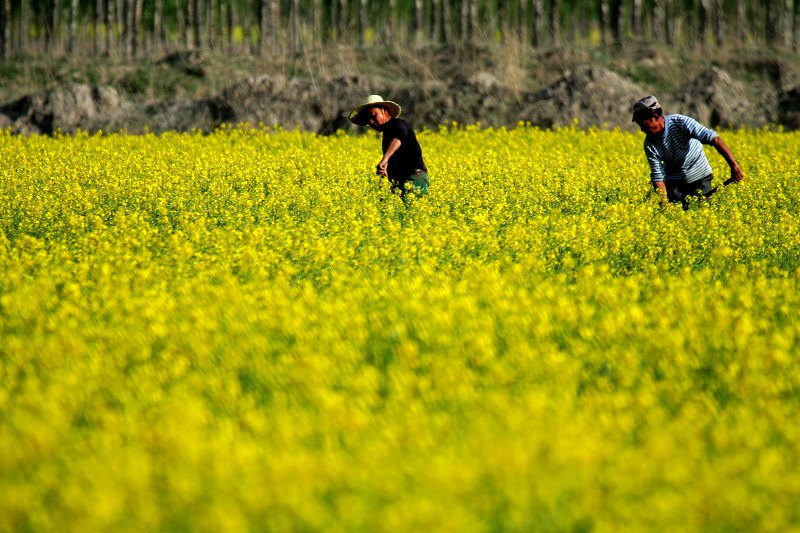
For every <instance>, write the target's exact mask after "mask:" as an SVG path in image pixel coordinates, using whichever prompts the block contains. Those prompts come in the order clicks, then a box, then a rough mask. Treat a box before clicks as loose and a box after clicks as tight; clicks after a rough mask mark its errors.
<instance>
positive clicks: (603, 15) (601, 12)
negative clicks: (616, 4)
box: [597, 0, 611, 46]
mask: <svg viewBox="0 0 800 533" xmlns="http://www.w3.org/2000/svg"><path fill="white" fill-rule="evenodd" d="M610 17H611V7H610V5H609V3H608V0H599V1H598V2H597V18H598V19H599V21H600V40H601V42H602V43H603V46H608V45H609V44H610V42H611V20H610Z"/></svg>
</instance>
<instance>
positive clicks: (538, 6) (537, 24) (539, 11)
mask: <svg viewBox="0 0 800 533" xmlns="http://www.w3.org/2000/svg"><path fill="white" fill-rule="evenodd" d="M543 1H544V0H533V5H532V10H531V46H533V47H534V48H538V47H540V46H541V45H542V26H543V21H544V4H543Z"/></svg>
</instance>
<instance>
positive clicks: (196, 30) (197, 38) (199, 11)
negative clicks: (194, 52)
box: [189, 0, 203, 49]
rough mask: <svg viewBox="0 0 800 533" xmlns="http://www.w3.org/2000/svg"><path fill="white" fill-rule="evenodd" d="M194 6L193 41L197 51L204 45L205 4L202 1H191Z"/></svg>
mask: <svg viewBox="0 0 800 533" xmlns="http://www.w3.org/2000/svg"><path fill="white" fill-rule="evenodd" d="M189 1H190V3H192V4H194V17H193V19H192V40H193V41H194V47H195V49H200V47H201V46H202V45H203V39H202V32H203V4H202V2H201V1H200V0H189Z"/></svg>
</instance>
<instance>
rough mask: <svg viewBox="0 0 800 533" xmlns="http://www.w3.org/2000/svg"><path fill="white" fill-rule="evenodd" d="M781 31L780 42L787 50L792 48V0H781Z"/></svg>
mask: <svg viewBox="0 0 800 533" xmlns="http://www.w3.org/2000/svg"><path fill="white" fill-rule="evenodd" d="M781 11H782V12H781V15H782V16H781V33H782V37H783V38H782V39H781V41H782V42H781V44H782V45H783V47H784V48H786V49H787V50H790V49H791V48H792V41H793V40H794V39H793V38H794V31H793V28H792V26H793V24H794V17H793V16H792V14H793V13H794V1H793V0H783V9H782V10H781Z"/></svg>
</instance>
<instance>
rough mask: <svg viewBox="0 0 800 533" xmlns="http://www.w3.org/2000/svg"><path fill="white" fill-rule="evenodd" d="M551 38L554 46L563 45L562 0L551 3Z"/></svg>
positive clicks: (554, 0)
mask: <svg viewBox="0 0 800 533" xmlns="http://www.w3.org/2000/svg"><path fill="white" fill-rule="evenodd" d="M550 38H551V39H552V41H553V44H554V45H556V46H558V45H560V44H561V0H551V1H550Z"/></svg>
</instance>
